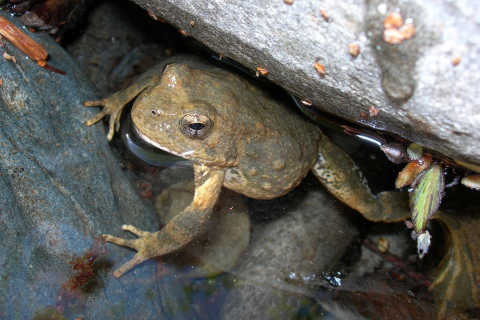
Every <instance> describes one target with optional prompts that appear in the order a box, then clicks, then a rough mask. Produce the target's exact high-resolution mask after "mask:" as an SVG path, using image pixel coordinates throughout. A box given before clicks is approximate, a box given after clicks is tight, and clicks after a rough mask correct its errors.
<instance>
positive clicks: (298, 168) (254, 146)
mask: <svg viewBox="0 0 480 320" xmlns="http://www.w3.org/2000/svg"><path fill="white" fill-rule="evenodd" d="M183 60H185V59H183ZM183 60H182V59H181V58H180V59H177V60H176V61H172V60H170V61H169V60H167V61H166V62H164V63H162V64H160V65H158V66H157V67H155V68H153V69H151V70H149V71H148V72H147V74H145V75H144V76H142V77H140V78H139V79H138V81H136V82H135V83H133V84H132V85H130V86H129V87H127V88H126V89H124V90H121V91H119V92H117V93H115V94H113V95H112V96H110V97H109V98H105V99H101V100H93V101H86V102H84V105H85V106H87V107H91V106H103V109H102V111H100V112H99V113H98V114H96V115H95V116H94V117H92V118H91V119H89V120H87V121H86V122H85V124H86V125H87V126H90V125H93V124H95V123H97V122H98V121H100V119H102V118H103V117H104V116H107V115H109V116H110V120H109V130H108V135H107V138H108V140H111V139H112V137H113V135H114V133H115V131H118V130H119V127H120V117H121V114H122V111H123V108H124V107H125V105H126V104H127V103H129V102H130V101H133V100H134V103H133V107H132V110H131V119H132V121H133V125H134V128H135V131H136V133H137V134H138V136H139V137H141V138H142V139H143V140H145V141H146V142H147V143H149V144H151V145H153V146H155V147H157V148H159V149H162V150H164V151H166V152H169V153H171V154H174V155H176V156H179V157H182V158H185V159H187V160H189V161H190V162H191V163H192V165H193V171H194V197H193V200H192V202H191V203H190V205H188V206H187V207H186V208H185V209H183V211H182V212H180V213H179V214H178V215H176V216H175V217H174V218H173V219H171V220H170V221H169V222H168V223H167V224H166V225H165V226H164V227H163V228H162V229H161V230H159V231H156V232H147V231H143V230H139V229H138V228H136V227H135V226H133V225H123V226H122V229H123V230H125V231H128V232H130V233H132V234H134V235H135V236H137V238H136V239H124V238H119V237H116V236H113V235H108V234H107V235H105V240H106V241H107V242H111V243H114V244H116V245H119V246H124V247H128V248H131V249H133V250H135V251H137V253H136V254H135V256H134V257H133V258H132V259H131V260H129V261H128V262H126V263H125V264H123V265H122V266H120V267H119V268H118V269H117V270H115V271H114V276H115V277H116V278H118V277H120V276H122V275H124V274H125V273H126V272H128V271H129V270H131V269H132V268H134V267H135V266H137V265H139V264H140V263H142V262H144V261H146V260H148V259H151V258H154V257H159V256H163V255H166V254H168V253H171V252H174V251H177V250H179V249H180V248H182V247H183V246H185V245H186V244H187V243H189V242H190V241H192V239H193V238H194V237H195V235H196V233H197V232H198V231H199V229H200V228H201V227H202V225H204V224H205V223H206V221H207V220H208V219H209V217H210V214H211V212H212V209H213V207H214V206H215V203H216V202H217V200H218V199H219V195H220V192H221V190H222V188H226V189H229V190H231V191H233V192H236V193H239V194H242V195H245V196H247V197H251V198H255V199H263V200H268V199H273V198H276V197H280V196H282V195H284V194H286V193H288V192H289V191H291V190H292V189H293V188H295V187H296V186H297V185H298V184H299V183H300V181H301V180H302V179H303V178H304V177H305V176H306V175H307V173H308V172H310V171H312V172H313V173H314V175H315V176H316V177H317V178H318V179H319V180H320V182H321V183H322V184H323V185H324V186H325V187H326V189H327V190H328V191H330V192H331V193H332V194H333V195H334V196H335V197H336V198H338V199H339V200H340V201H342V202H344V203H345V204H347V205H348V206H350V207H351V208H353V209H355V210H357V211H358V212H360V213H361V214H362V215H363V216H364V217H366V218H367V219H369V220H372V221H385V222H394V221H402V220H405V219H406V218H408V217H409V216H410V212H409V209H408V199H407V197H406V195H404V194H403V193H400V192H397V191H384V192H382V193H379V194H378V195H373V194H372V192H371V191H370V189H369V187H368V183H367V182H366V179H365V178H364V176H363V174H362V173H361V171H360V169H359V168H358V166H356V165H355V163H354V162H353V160H352V159H351V158H350V156H349V155H348V154H346V153H345V152H344V151H342V150H341V149H340V148H339V147H337V146H336V145H335V144H333V143H332V142H331V140H330V139H329V138H328V137H327V136H325V135H324V134H323V133H322V131H321V129H320V128H319V127H318V126H317V125H316V124H314V123H312V122H310V121H309V120H308V119H307V118H306V117H303V116H302V115H301V114H299V113H297V112H295V111H294V110H292V108H291V106H289V103H288V101H284V100H283V99H279V97H278V96H276V95H274V94H272V93H271V92H269V91H268V90H265V89H264V88H262V87H261V86H258V85H257V84H256V83H254V82H253V80H252V79H249V78H247V77H245V76H243V75H240V74H237V73H236V72H234V71H231V70H227V69H224V68H218V67H216V66H211V65H208V64H205V63H203V62H198V61H196V62H189V63H184V61H183ZM179 61H180V62H179Z"/></svg>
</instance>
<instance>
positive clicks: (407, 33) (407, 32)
mask: <svg viewBox="0 0 480 320" xmlns="http://www.w3.org/2000/svg"><path fill="white" fill-rule="evenodd" d="M398 31H399V32H400V33H401V34H402V36H403V37H404V38H405V39H411V38H413V36H414V35H415V26H414V25H413V23H406V24H404V25H403V26H401V27H400V29H398Z"/></svg>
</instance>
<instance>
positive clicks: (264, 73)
mask: <svg viewBox="0 0 480 320" xmlns="http://www.w3.org/2000/svg"><path fill="white" fill-rule="evenodd" d="M267 73H268V70H267V69H265V68H260V67H257V72H256V75H257V77H258V76H260V75H262V76H264V75H266V74H267Z"/></svg>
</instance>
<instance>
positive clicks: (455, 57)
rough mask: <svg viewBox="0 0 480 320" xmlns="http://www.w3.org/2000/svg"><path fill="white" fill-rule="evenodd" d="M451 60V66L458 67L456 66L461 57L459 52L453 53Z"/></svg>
mask: <svg viewBox="0 0 480 320" xmlns="http://www.w3.org/2000/svg"><path fill="white" fill-rule="evenodd" d="M451 59H452V60H451V61H452V64H453V66H454V67H455V66H458V64H459V63H460V62H461V61H462V55H461V54H460V52H454V53H452V57H451Z"/></svg>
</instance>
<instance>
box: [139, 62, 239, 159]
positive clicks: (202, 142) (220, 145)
mask: <svg viewBox="0 0 480 320" xmlns="http://www.w3.org/2000/svg"><path fill="white" fill-rule="evenodd" d="M221 76H222V74H219V73H218V72H217V73H215V72H213V73H212V72H211V71H208V70H195V69H190V68H189V67H188V66H187V65H185V64H170V65H168V66H166V67H165V69H164V70H163V72H162V74H161V75H160V80H159V81H158V83H155V84H152V85H150V87H148V88H147V89H146V90H145V91H144V92H143V93H142V94H141V95H140V96H139V97H138V98H137V100H136V101H135V104H134V106H133V109H132V120H133V123H134V125H135V128H136V130H137V132H138V134H139V135H140V136H141V137H142V138H143V139H145V140H146V141H147V142H149V143H150V144H152V145H154V146H156V147H158V148H160V149H162V150H165V151H167V152H170V153H173V154H175V155H178V156H181V157H183V158H186V159H189V160H192V161H194V162H197V163H203V164H206V165H216V166H220V167H230V166H233V165H236V163H237V162H238V160H237V155H236V143H235V140H236V139H235V136H236V132H235V130H236V129H235V128H231V124H230V123H231V120H230V119H229V116H227V115H228V112H225V110H229V109H230V108H235V105H236V103H237V102H236V99H235V98H234V97H232V96H231V95H229V94H228V92H225V90H224V88H225V85H224V84H223V81H222V77H221Z"/></svg>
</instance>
